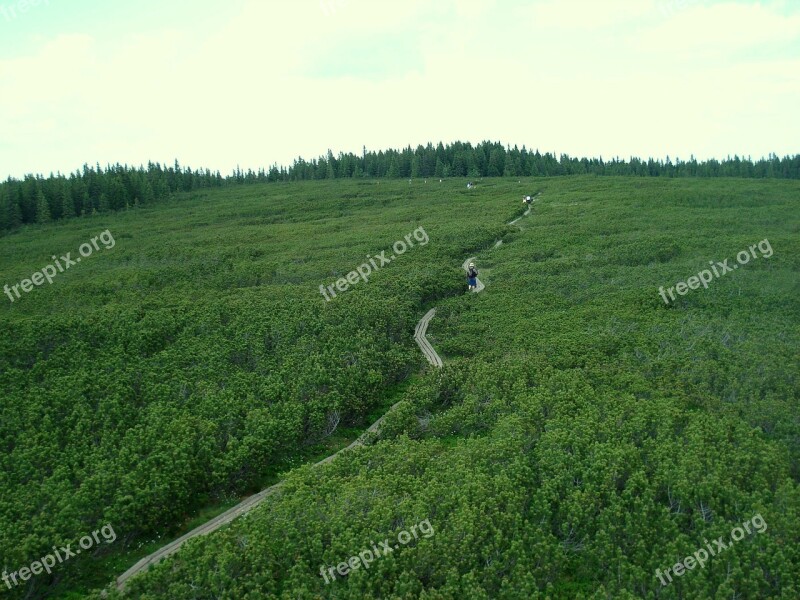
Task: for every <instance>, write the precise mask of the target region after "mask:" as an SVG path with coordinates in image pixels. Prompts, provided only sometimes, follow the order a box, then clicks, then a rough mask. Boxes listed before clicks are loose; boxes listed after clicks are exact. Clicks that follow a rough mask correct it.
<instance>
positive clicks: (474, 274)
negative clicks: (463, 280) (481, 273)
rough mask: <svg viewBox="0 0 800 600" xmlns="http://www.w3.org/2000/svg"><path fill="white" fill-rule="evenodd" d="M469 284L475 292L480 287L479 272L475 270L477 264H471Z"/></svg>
mask: <svg viewBox="0 0 800 600" xmlns="http://www.w3.org/2000/svg"><path fill="white" fill-rule="evenodd" d="M467 282H468V283H469V289H470V290H474V289H475V288H476V287H478V270H477V269H476V268H475V263H474V262H471V263H469V269H467Z"/></svg>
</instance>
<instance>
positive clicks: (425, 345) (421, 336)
mask: <svg viewBox="0 0 800 600" xmlns="http://www.w3.org/2000/svg"><path fill="white" fill-rule="evenodd" d="M539 196H541V192H540V193H538V194H536V196H535V197H534V198H533V199H532V200H531V204H529V205H528V210H526V211H525V212H524V213H523V214H522V216H519V217H517V218H516V219H514V220H513V221H509V222H508V223H507V224H508V225H514V224H516V223H517V221H519V220H520V219H521V218H522V217H527V216H528V215H529V214H531V208H532V207H533V203H534V202H536V199H537V198H538V197H539ZM502 244H503V240H497V243H495V245H494V248H498V247H499V246H501V245H502ZM476 258H477V257H476V256H470V257H469V258H468V259H467V260H465V261H464V264H463V265H461V268H462V269H464V272H467V269H468V268H469V263H471V262H473V261H474V260H475V259H476ZM475 281H476V283H477V284H478V285H476V286H475V289H474V290H472V292H473V293H475V294H477V293H478V292H482V291H483V290H484V289H485V288H486V286H485V285H484V284H483V282H482V281H481V280H480V279H478V278H477V277H476V278H475ZM435 314H436V309H435V308H432V309H430V310H429V311H428V312H427V313H425V316H424V317H422V318H421V319H420V320H419V323H417V328H416V329H415V330H414V340H416V342H417V345H418V346H419V349H420V350H422V354H424V355H425V358H426V359H427V361H428V362H429V363H430V364H431V365H433V366H434V367H438V368H441V367H442V359H441V357H440V356H439V354H438V353H437V352H436V350H435V349H434V348H433V346H431V343H430V342H429V341H428V338H427V337H425V332H427V331H428V323H430V322H431V319H432V318H433V315H435Z"/></svg>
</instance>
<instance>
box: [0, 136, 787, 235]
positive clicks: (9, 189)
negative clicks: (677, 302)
mask: <svg viewBox="0 0 800 600" xmlns="http://www.w3.org/2000/svg"><path fill="white" fill-rule="evenodd" d="M587 174H591V175H614V176H619V175H626V176H636V177H743V178H757V179H763V178H776V179H800V154H798V155H795V156H786V157H783V158H779V157H777V156H775V155H770V156H769V157H768V158H766V159H764V158H762V159H760V160H756V161H753V160H751V159H750V158H749V157H748V158H740V157H739V156H734V157H733V158H730V157H728V158H727V159H725V160H722V161H717V160H706V161H697V160H696V159H695V158H694V157H691V158H690V160H688V161H682V160H680V159H676V160H675V161H674V162H673V161H672V160H670V158H669V157H667V158H666V160H654V159H652V158H650V159H648V160H646V161H645V160H641V159H639V158H631V159H630V160H627V161H626V160H622V159H619V158H613V159H611V160H608V161H604V160H603V159H602V157H601V158H599V159H598V158H591V159H589V158H576V157H570V156H568V155H566V154H562V155H561V156H559V157H556V156H555V154H551V153H549V152H546V153H544V154H541V153H540V152H539V151H538V150H536V151H529V150H528V149H527V148H525V146H523V147H522V149H519V148H518V147H517V146H514V147H513V148H507V147H505V146H503V145H502V144H500V143H497V142H482V143H480V144H477V145H475V146H473V145H472V144H470V143H462V142H455V143H453V144H448V145H444V144H442V143H441V142H440V143H439V144H438V145H436V146H434V145H433V144H430V143H429V144H428V145H427V146H421V145H420V146H417V148H416V149H412V148H411V147H410V146H409V147H406V148H404V149H402V150H394V149H390V150H387V151H385V152H384V151H379V152H375V151H369V152H367V149H366V148H364V151H363V153H362V155H361V156H357V155H355V154H352V153H347V154H345V153H341V152H340V153H339V155H338V157H334V155H333V153H332V152H331V151H328V154H327V155H326V156H320V157H319V158H318V159H313V160H310V161H306V160H304V159H303V158H298V159H297V160H295V161H294V164H292V165H291V166H289V167H288V168H287V167H278V165H273V166H272V167H270V169H269V170H268V171H266V170H264V169H259V170H258V171H252V170H250V169H248V170H247V171H246V172H244V171H242V170H241V169H239V168H237V169H236V171H234V172H233V173H232V174H231V175H229V176H227V177H223V176H222V175H220V173H219V171H216V172H213V173H212V172H211V171H209V170H208V169H197V170H194V171H193V170H192V169H191V168H188V167H187V168H182V167H181V166H180V165H179V164H178V162H177V161H176V162H175V164H174V166H171V167H170V166H166V165H164V166H162V165H161V164H160V163H149V164H148V165H147V168H144V167H139V168H132V167H128V166H127V165H125V166H123V165H114V166H109V167H107V168H106V169H103V168H102V167H100V165H97V166H96V167H94V168H93V167H89V166H88V165H84V167H83V169H82V170H79V171H76V172H75V173H72V174H70V175H69V176H68V177H66V176H63V175H61V174H58V175H52V174H51V175H50V176H49V177H47V178H44V177H42V176H41V175H39V176H34V175H27V176H26V177H24V178H23V180H22V181H19V180H16V179H11V178H9V179H8V181H6V182H3V183H0V233H2V232H4V231H8V230H15V229H17V228H18V227H19V226H20V225H22V224H25V223H49V222H50V221H52V220H58V219H69V218H72V217H75V216H80V215H91V214H97V213H106V212H108V211H113V210H120V209H124V208H130V207H136V206H139V205H140V204H144V205H149V204H152V203H153V202H157V201H162V200H164V199H166V198H169V197H171V196H172V195H173V194H175V193H178V192H189V191H193V190H200V189H205V188H212V187H227V186H232V185H245V184H259V183H267V182H277V181H309V180H322V179H342V178H347V179H353V178H355V179H364V178H378V177H379V178H390V179H396V178H404V179H407V178H409V177H410V178H419V177H422V178H432V177H435V178H445V177H471V178H478V177H501V176H504V177H525V176H534V177H548V176H559V175H587Z"/></svg>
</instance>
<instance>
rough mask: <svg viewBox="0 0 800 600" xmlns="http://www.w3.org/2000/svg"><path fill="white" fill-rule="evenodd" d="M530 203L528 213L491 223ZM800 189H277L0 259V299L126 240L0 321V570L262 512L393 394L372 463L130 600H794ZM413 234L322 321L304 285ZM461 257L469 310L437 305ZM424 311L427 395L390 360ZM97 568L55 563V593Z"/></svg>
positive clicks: (365, 459) (190, 558)
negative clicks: (109, 530)
mask: <svg viewBox="0 0 800 600" xmlns="http://www.w3.org/2000/svg"><path fill="white" fill-rule="evenodd" d="M538 189H542V190H543V192H544V193H543V196H542V197H541V199H540V200H539V201H538V202H537V203H536V204H535V205H534V207H533V213H532V214H531V215H530V216H529V217H526V219H524V220H522V221H520V223H519V227H506V226H504V225H503V223H505V222H507V221H508V220H510V219H511V218H514V217H515V216H518V215H519V213H520V212H521V210H522V207H521V205H520V203H519V198H520V196H521V195H522V194H523V193H531V192H533V191H536V190H538ZM798 191H800V186H798V184H797V183H796V182H791V181H783V182H781V181H743V180H733V179H717V180H703V181H700V180H689V179H636V178H598V177H580V178H562V179H548V180H545V181H541V180H535V181H534V180H528V179H523V180H522V183H521V184H518V183H517V180H513V181H512V180H510V179H492V180H487V181H485V182H483V183H481V184H480V185H479V186H478V187H477V188H476V189H474V190H471V191H468V190H466V189H465V187H464V185H463V181H462V180H454V181H445V182H444V183H441V184H440V183H438V181H437V182H436V183H434V182H432V181H431V182H428V183H427V184H425V183H423V182H422V181H416V182H414V183H412V184H411V185H409V183H407V182H386V181H383V182H380V183H377V182H367V181H340V182H336V183H332V182H325V183H287V184H280V185H263V186H253V187H247V188H234V189H227V190H206V191H203V192H201V193H197V192H195V193H193V194H192V195H190V196H187V197H183V198H181V199H180V200H176V201H167V202H165V203H164V204H163V205H161V206H158V207H141V208H139V209H137V210H129V211H125V212H121V213H119V214H117V215H95V216H90V217H87V218H86V219H80V220H76V221H73V222H71V223H65V224H62V225H54V224H50V225H43V226H36V227H31V228H27V229H25V230H23V231H22V232H19V233H16V234H13V235H10V236H7V237H6V238H3V239H2V240H0V257H2V258H1V259H0V265H2V266H1V267H0V275H2V280H3V282H16V281H19V280H20V279H21V278H23V277H27V276H29V275H30V273H31V272H33V271H34V270H36V269H38V268H41V266H43V265H44V264H46V263H47V262H48V261H49V257H50V255H51V254H53V253H55V252H62V251H63V252H66V251H68V250H70V249H72V248H75V247H77V245H79V244H80V243H82V242H84V241H86V239H88V238H89V237H91V236H92V235H96V234H97V233H98V232H99V231H101V230H104V229H109V230H110V231H112V232H113V233H114V235H115V236H116V240H117V244H116V246H115V248H114V249H112V250H109V251H107V252H103V253H98V254H97V255H96V256H92V257H91V259H89V260H87V261H85V262H84V263H81V265H80V266H79V267H78V268H76V269H75V271H74V272H72V271H70V272H69V273H68V274H64V275H62V276H61V279H60V280H58V281H55V282H54V283H53V284H52V285H50V286H45V287H41V288H36V289H35V290H34V291H33V292H31V293H29V294H27V295H25V296H24V297H23V298H22V299H20V300H19V301H17V302H15V303H14V304H11V303H8V302H7V303H6V304H5V305H4V306H3V307H2V308H0V311H2V327H3V331H2V336H1V337H0V365H2V374H0V385H2V392H3V396H4V403H3V405H2V409H0V410H2V413H1V414H0V428H1V429H0V431H1V432H2V433H0V439H2V440H3V443H4V450H5V451H4V452H3V453H2V455H0V457H1V458H0V460H2V461H3V464H2V471H0V472H2V475H0V477H2V479H0V489H2V492H0V557H2V562H3V565H0V566H2V567H5V568H8V569H9V570H16V569H17V568H19V567H20V566H24V565H26V564H28V563H29V562H30V561H31V560H33V559H35V558H37V557H39V556H41V555H42V553H45V552H46V551H47V550H48V549H49V548H50V547H51V546H52V545H54V544H57V543H67V542H69V541H73V540H75V539H76V538H78V537H80V536H81V535H84V534H85V533H87V532H88V531H90V530H92V529H94V528H95V527H96V526H97V525H98V524H99V523H101V522H112V523H113V524H114V526H115V529H116V531H117V533H118V534H119V540H118V541H117V542H116V544H115V545H113V546H109V547H107V548H104V551H105V552H110V553H112V554H119V553H121V552H125V551H126V550H127V549H132V548H135V546H136V544H137V543H138V542H139V541H141V540H143V539H149V538H151V537H153V536H155V535H169V534H171V533H173V532H174V531H175V529H176V527H177V526H178V525H179V524H180V523H182V522H183V521H184V520H185V519H186V518H188V517H189V516H190V515H191V514H193V513H194V512H196V511H197V510H198V509H199V508H200V507H202V506H203V505H204V504H205V503H208V502H215V501H219V500H220V499H221V498H224V497H226V496H227V495H230V494H238V493H243V492H247V491H249V490H252V489H255V488H256V487H258V486H259V485H260V484H261V483H262V478H263V475H264V473H265V472H267V471H269V469H270V468H271V467H272V466H274V465H275V464H276V463H279V462H281V461H286V460H291V459H292V458H293V457H296V456H297V455H298V454H299V453H300V452H301V450H302V448H303V446H304V445H307V444H310V443H314V442H316V441H319V440H320V439H322V438H324V437H325V436H326V435H329V434H330V433H331V431H330V429H331V423H332V422H334V421H335V419H332V417H335V416H336V415H337V414H338V415H339V417H341V419H342V422H343V424H346V425H359V424H362V423H364V422H365V420H366V419H365V417H366V416H367V414H368V413H369V412H370V411H372V410H373V409H375V408H376V407H378V406H381V405H385V404H386V400H387V397H388V395H389V394H391V393H392V392H391V389H392V386H393V385H394V384H395V383H396V382H399V381H404V380H405V381H411V385H410V386H408V387H407V389H406V390H405V391H402V392H400V397H401V398H402V399H403V400H404V401H403V403H402V404H401V405H400V407H399V408H398V410H396V411H395V412H393V413H392V414H391V415H390V416H389V418H388V420H387V422H386V424H385V426H384V428H383V429H382V433H381V439H379V440H375V443H374V445H371V446H369V447H366V448H362V449H359V450H356V451H353V452H352V453H348V454H346V455H344V456H342V457H340V458H339V459H337V460H336V461H334V462H333V463H332V464H330V465H328V466H326V467H323V468H320V469H315V470H313V471H312V470H310V469H308V468H305V467H304V468H300V469H296V470H294V471H292V472H291V473H289V474H288V477H287V485H286V487H285V488H284V490H283V491H282V492H281V493H280V494H279V495H277V496H275V497H273V498H271V499H270V500H268V501H267V502H266V503H265V504H264V505H263V506H262V507H260V508H259V509H257V510H255V511H254V512H253V513H252V514H251V515H250V516H249V517H248V518H246V519H241V520H239V521H237V522H235V523H234V524H233V525H232V526H230V527H228V528H226V529H224V530H221V531H219V532H218V533H216V534H214V535H212V536H209V537H208V538H201V539H198V540H195V541H192V542H190V543H189V544H188V545H187V546H186V547H185V548H184V549H183V550H182V551H181V552H180V553H179V554H178V555H177V556H176V557H174V558H173V559H170V560H168V561H166V562H165V563H163V564H161V565H159V566H158V567H156V568H155V569H153V570H152V571H151V572H150V573H148V574H146V575H144V576H141V577H138V578H135V579H133V580H132V581H131V582H130V584H129V588H128V594H129V595H130V596H131V597H136V598H237V599H239V598H263V597H279V598H287V599H288V598H309V599H310V598H319V597H331V598H364V597H379V598H390V597H397V598H416V597H423V598H487V599H488V598H537V597H538V598H545V597H551V598H732V597H737V598H757V597H764V598H766V597H775V598H787V599H788V598H795V597H797V595H798V592H800V487H798V478H799V477H800V472H798V465H799V464H800V460H799V459H800V422H798V416H797V414H798V410H797V409H798V406H797V398H798V372H797V365H798V354H799V353H798V348H800V330H799V329H798V327H797V324H798V317H799V316H800V302H798V299H797V291H798V290H797V281H798V279H797V271H798V267H799V266H800V265H798V260H799V259H798V256H800V252H798V250H800V238H798V235H797V232H798V212H797V204H796V198H797V194H798ZM417 226H423V227H424V228H425V230H426V231H427V233H428V235H429V236H430V243H429V244H428V245H426V246H425V247H422V248H415V249H413V250H411V251H409V252H407V253H406V254H405V255H403V256H402V257H399V258H398V259H397V260H396V262H394V263H392V264H390V265H387V266H386V267H384V268H383V269H381V270H379V271H377V272H376V273H374V274H373V275H372V277H371V278H370V280H369V282H368V283H364V284H360V285H356V286H354V287H353V289H351V290H350V291H348V292H346V293H343V294H341V295H340V296H339V297H337V298H336V299H335V300H334V301H332V302H325V301H324V299H323V297H322V296H321V295H320V294H319V290H318V287H319V284H320V283H325V284H327V283H329V281H330V280H331V279H332V278H334V277H340V276H341V275H343V274H345V273H346V272H348V271H350V270H352V269H353V268H355V267H356V266H357V265H358V264H360V263H361V262H363V260H364V256H365V255H366V254H375V253H378V252H380V251H381V250H383V249H386V248H388V247H389V246H390V245H391V244H392V243H393V242H394V241H395V240H398V239H401V238H402V236H403V235H405V234H406V233H408V232H409V231H411V230H412V229H413V228H414V227H417ZM501 237H502V238H503V239H504V244H503V245H501V246H499V247H496V248H495V247H494V242H495V240H497V239H500V238H501ZM765 238H768V239H769V241H770V243H771V246H772V248H773V249H774V255H773V256H772V257H771V258H769V259H761V260H755V261H753V262H752V263H751V264H748V265H747V266H746V267H742V268H741V269H739V270H738V271H736V272H735V273H732V274H728V275H726V276H725V277H724V278H720V279H716V280H714V281H713V283H712V284H711V285H710V287H709V289H707V290H703V289H700V290H695V291H693V292H691V293H690V294H687V295H686V296H682V297H680V298H679V300H678V301H677V302H675V303H673V304H671V305H669V306H666V305H665V304H664V302H663V301H662V300H661V299H660V297H659V296H658V292H657V289H658V287H659V286H662V285H674V283H675V282H676V281H679V280H684V279H686V278H687V277H688V276H690V275H692V274H694V273H696V272H697V271H698V270H699V269H702V268H704V267H705V265H706V264H707V263H708V261H709V260H722V259H724V258H727V257H730V256H734V255H735V254H736V253H737V252H738V251H740V250H742V249H746V248H747V247H748V246H749V245H751V244H754V243H757V242H758V241H760V240H763V239H765ZM471 254H478V257H479V258H478V267H479V269H480V271H481V278H482V280H483V281H484V283H486V285H487V288H486V290H485V291H484V292H483V293H481V294H480V295H467V294H461V293H458V292H462V291H463V289H464V281H463V280H462V277H463V275H462V273H461V272H460V269H459V265H460V263H461V261H462V260H463V259H464V258H465V257H466V256H468V255H471ZM67 275H68V276H67ZM430 306H437V307H438V312H437V316H436V317H435V318H434V320H433V321H432V322H431V326H430V328H429V338H430V339H431V341H432V343H433V345H434V346H435V347H436V348H437V350H438V351H439V353H440V354H441V355H442V357H443V359H444V361H445V367H444V369H443V370H441V371H438V370H433V369H430V368H425V367H424V366H423V365H424V361H423V358H422V355H421V353H420V352H419V351H418V349H417V348H416V346H414V345H413V342H412V340H411V334H412V333H413V329H414V325H415V323H416V321H417V320H418V319H419V317H421V316H422V314H424V312H425V311H426V310H427V309H428V308H429V307H430ZM419 369H424V370H423V371H422V373H421V374H420V375H413V373H414V372H416V371H418V370H419ZM756 513H759V514H760V515H762V516H763V518H764V521H765V522H766V523H767V525H768V529H767V530H766V531H765V532H764V533H761V534H757V535H749V536H748V537H746V538H745V539H744V540H742V541H740V542H737V543H736V544H735V545H733V546H732V547H731V548H730V549H729V550H727V552H726V553H725V554H724V555H721V556H720V557H717V558H715V559H712V560H711V561H710V562H709V564H707V565H706V566H705V568H704V569H695V570H694V571H691V572H687V573H686V574H685V575H683V576H682V577H681V578H679V579H676V581H675V582H674V583H672V584H670V585H669V586H666V587H662V586H661V584H660V583H659V581H658V579H657V578H656V577H655V571H656V569H658V568H662V569H663V568H664V567H666V566H671V565H673V564H675V563H676V562H677V561H678V560H680V559H682V558H683V557H684V556H686V555H691V554H692V553H693V552H694V551H695V550H696V549H697V548H700V547H702V546H703V541H704V539H708V540H711V539H716V538H717V537H719V536H726V537H727V536H729V533H730V531H731V529H732V527H734V526H735V525H737V524H741V523H742V522H743V521H745V520H746V519H749V518H750V517H752V516H753V515H754V514H756ZM423 519H428V520H429V521H430V523H431V524H432V526H433V528H434V530H435V535H434V536H432V537H430V538H426V539H420V540H417V541H415V542H414V543H412V544H409V545H408V547H402V548H400V549H398V550H396V551H394V552H393V553H392V554H391V555H389V556H385V557H381V558H378V559H376V560H375V562H374V563H373V564H372V565H371V567H370V569H369V570H363V569H362V570H358V571H354V572H353V573H351V574H350V575H348V576H347V577H344V578H342V577H339V578H338V579H337V580H336V581H334V582H332V583H330V584H328V585H326V584H325V582H324V581H323V578H322V577H321V576H320V567H322V566H327V565H336V564H337V563H341V562H342V561H345V560H347V559H348V558H349V557H350V556H352V555H355V554H357V553H358V552H359V551H361V550H362V549H364V548H368V547H370V542H378V541H379V540H383V539H384V538H391V537H393V536H395V535H396V533H397V532H398V531H400V530H403V529H408V528H409V527H410V526H411V525H412V524H415V523H419V522H420V521H421V520H423ZM112 558H113V556H112ZM134 559H135V557H131V558H130V561H129V562H133V560H134ZM108 560H109V559H108V557H104V556H103V555H97V556H95V557H93V558H91V559H86V558H82V559H81V560H76V561H75V562H74V564H69V565H65V566H64V568H63V569H62V570H61V571H59V573H58V577H59V578H63V580H62V581H61V586H62V587H60V588H55V589H57V590H62V591H63V589H67V588H69V587H70V586H72V587H76V588H77V587H79V584H78V583H76V582H77V581H79V577H80V575H81V573H83V572H85V571H87V570H90V569H92V568H94V567H96V564H99V565H101V566H102V565H103V564H104V563H105V562H107V561H108ZM95 561H96V564H95ZM90 563H91V564H90ZM93 565H94V567H93ZM117 574H119V572H117V573H107V580H110V579H111V578H112V577H113V576H114V575H117ZM52 583H53V580H51V579H48V578H47V577H46V576H40V577H38V578H35V579H34V580H32V582H31V584H30V587H29V588H28V589H27V590H25V591H26V592H29V593H30V594H31V595H32V596H35V595H43V594H45V593H47V592H48V587H47V586H49V585H50V584H52ZM15 592H16V593H18V594H20V597H22V593H23V591H15ZM15 592H8V594H9V596H10V597H12V596H14V594H15ZM113 594H114V593H113V592H112V595H113Z"/></svg>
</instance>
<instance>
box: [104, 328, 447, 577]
mask: <svg viewBox="0 0 800 600" xmlns="http://www.w3.org/2000/svg"><path fill="white" fill-rule="evenodd" d="M431 316H433V315H431ZM431 350H433V348H431ZM439 366H441V364H440V365H439ZM399 404H400V402H397V403H395V404H393V405H392V406H391V408H389V410H387V411H386V413H385V414H384V415H383V416H382V417H381V418H380V419H378V420H377V421H375V422H374V423H373V424H372V425H370V426H369V427H368V428H367V430H366V431H364V433H362V434H361V435H360V436H359V437H358V439H356V440H355V441H354V442H353V443H352V444H350V445H349V446H347V447H346V448H342V449H341V450H339V451H338V452H336V453H334V454H331V455H330V456H328V457H326V458H323V459H322V460H321V461H319V462H317V463H314V465H313V466H312V468H315V467H318V466H320V465H324V464H327V463H329V462H331V461H332V460H333V459H334V458H336V457H337V456H339V455H340V454H341V453H342V452H346V451H348V450H350V449H352V448H355V447H356V446H363V445H364V442H365V441H366V440H367V438H368V437H369V436H370V435H371V434H373V433H375V432H377V431H378V429H380V426H381V423H383V420H384V419H385V418H386V416H387V415H388V414H389V413H390V412H392V411H393V410H394V409H395V408H397V406H398V405H399ZM281 487H283V482H280V483H276V484H275V485H271V486H270V487H268V488H266V489H263V490H261V491H260V492H258V493H257V494H253V495H252V496H250V497H249V498H245V499H244V500H243V501H242V502H240V503H239V504H237V505H236V506H234V507H233V508H231V509H229V510H226V511H225V512H224V513H222V514H221V515H218V516H216V517H214V518H213V519H211V520H210V521H208V522H207V523H203V524H202V525H200V526H199V527H196V528H195V529H192V530H191V531H189V532H188V533H185V534H184V535H182V536H181V537H179V538H178V539H176V540H174V541H172V542H170V543H169V544H167V545H166V546H164V547H162V548H159V549H158V550H156V551H155V552H153V553H152V554H150V555H149V556H145V557H144V558H143V559H141V560H140V561H139V562H137V563H136V564H135V565H133V566H132V567H131V568H130V569H128V570H127V571H125V572H124V573H123V574H122V575H120V576H119V577H118V578H117V589H118V590H119V591H120V592H124V591H125V584H126V583H127V581H128V580H129V579H130V578H131V577H134V576H135V575H138V574H139V573H141V572H142V571H146V570H147V569H148V568H149V567H150V566H151V565H155V564H157V563H159V562H161V561H162V560H164V559H165V558H167V557H169V556H172V555H173V554H175V553H176V552H177V551H178V550H180V547H181V546H183V545H184V544H185V543H186V542H187V541H189V540H190V539H192V538H195V537H199V536H201V535H206V534H208V533H211V532H213V531H216V530H217V529H219V528H220V527H222V526H223V525H227V524H228V523H230V522H231V521H233V520H234V519H236V518H237V517H240V516H242V515H243V514H245V513H247V512H248V511H250V510H251V509H252V508H254V507H256V506H258V505H259V504H261V503H262V502H263V501H264V500H265V499H266V498H269V497H270V496H272V495H273V494H274V493H275V492H277V491H278V490H279V489H280V488H281Z"/></svg>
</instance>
